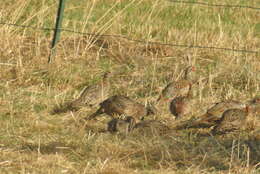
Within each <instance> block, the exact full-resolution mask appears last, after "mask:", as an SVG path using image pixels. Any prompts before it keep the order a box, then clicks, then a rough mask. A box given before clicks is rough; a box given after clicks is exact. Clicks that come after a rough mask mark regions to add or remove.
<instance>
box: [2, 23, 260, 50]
mask: <svg viewBox="0 0 260 174" xmlns="http://www.w3.org/2000/svg"><path fill="white" fill-rule="evenodd" d="M0 25H7V26H15V27H20V28H30V29H34V30H41V31H55V29H54V28H44V27H43V28H39V27H33V26H29V25H19V24H12V23H5V22H0ZM59 30H60V31H64V32H69V33H75V34H80V35H87V36H94V37H113V38H122V39H126V40H128V41H132V42H136V43H141V44H150V45H161V46H171V47H182V48H198V49H213V50H225V51H233V52H242V53H253V54H259V52H258V51H254V50H246V49H234V48H224V47H214V46H202V45H187V44H173V43H161V42H154V41H145V40H140V39H133V38H130V37H128V36H123V35H113V34H96V33H86V32H79V31H74V30H70V29H65V28H60V29H59Z"/></svg>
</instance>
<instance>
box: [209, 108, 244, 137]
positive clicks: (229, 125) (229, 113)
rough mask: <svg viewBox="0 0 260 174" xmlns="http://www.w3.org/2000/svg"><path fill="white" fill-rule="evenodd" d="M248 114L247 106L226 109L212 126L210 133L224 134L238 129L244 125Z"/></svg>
mask: <svg viewBox="0 0 260 174" xmlns="http://www.w3.org/2000/svg"><path fill="white" fill-rule="evenodd" d="M247 115H248V107H246V109H228V110H226V111H225V112H224V113H223V115H222V117H221V119H220V120H219V121H218V123H217V125H215V126H214V128H213V130H212V133H213V134H214V135H215V134H225V133H228V132H233V131H236V130H240V129H241V128H242V127H243V125H245V122H246V119H247Z"/></svg>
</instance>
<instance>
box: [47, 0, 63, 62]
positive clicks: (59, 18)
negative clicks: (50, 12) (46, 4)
mask: <svg viewBox="0 0 260 174" xmlns="http://www.w3.org/2000/svg"><path fill="white" fill-rule="evenodd" d="M65 1H66V0H60V2H59V8H58V12H57V17H56V26H55V30H54V35H53V39H52V44H51V51H50V55H49V58H48V63H51V61H52V56H53V55H54V54H55V46H56V44H57V42H58V41H59V39H60V32H61V24H62V19H63V12H64V7H65Z"/></svg>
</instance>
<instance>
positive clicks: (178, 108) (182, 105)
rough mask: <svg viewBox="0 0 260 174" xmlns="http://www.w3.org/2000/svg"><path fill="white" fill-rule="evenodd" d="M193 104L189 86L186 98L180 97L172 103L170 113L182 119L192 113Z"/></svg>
mask: <svg viewBox="0 0 260 174" xmlns="http://www.w3.org/2000/svg"><path fill="white" fill-rule="evenodd" d="M192 103H193V101H192V91H191V85H189V92H188V94H187V95H186V96H178V97H175V98H174V99H173V100H172V101H171V103H170V111H171V113H172V114H173V115H174V116H175V117H176V119H179V118H182V117H184V116H185V115H187V114H189V113H190V112H191V109H192V105H193V104H192Z"/></svg>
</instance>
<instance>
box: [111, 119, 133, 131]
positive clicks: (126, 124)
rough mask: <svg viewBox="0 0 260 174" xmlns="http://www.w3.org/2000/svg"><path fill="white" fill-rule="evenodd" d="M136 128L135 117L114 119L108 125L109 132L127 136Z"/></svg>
mask: <svg viewBox="0 0 260 174" xmlns="http://www.w3.org/2000/svg"><path fill="white" fill-rule="evenodd" d="M134 126H135V119H134V118H133V117H126V119H124V120H121V119H118V118H113V119H112V120H110V121H109V122H108V123H107V130H108V131H109V132H111V133H114V132H119V133H124V134H127V133H129V132H130V131H131V130H132V129H133V128H134Z"/></svg>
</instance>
